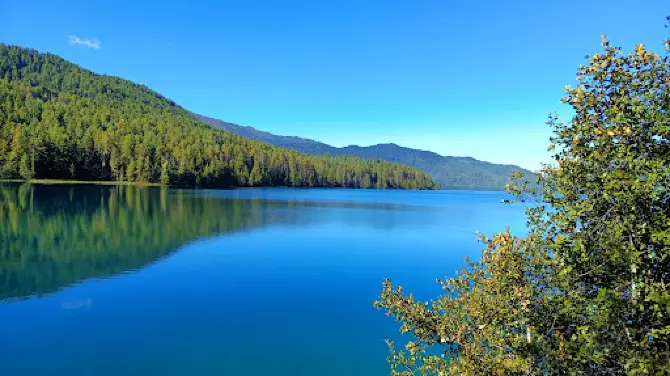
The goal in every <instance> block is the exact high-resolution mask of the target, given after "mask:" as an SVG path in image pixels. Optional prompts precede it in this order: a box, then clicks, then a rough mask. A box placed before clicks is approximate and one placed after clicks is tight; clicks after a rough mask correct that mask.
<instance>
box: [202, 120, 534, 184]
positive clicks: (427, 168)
mask: <svg viewBox="0 0 670 376" xmlns="http://www.w3.org/2000/svg"><path fill="white" fill-rule="evenodd" d="M194 115H195V116H196V117H197V118H199V119H200V120H202V121H203V122H205V123H207V124H209V125H211V126H214V127H216V128H220V129H225V130H227V131H230V132H232V133H235V134H237V135H239V136H242V137H245V138H251V139H255V140H259V141H263V142H267V143H269V144H272V145H275V146H280V147H283V148H289V149H294V150H297V151H299V152H301V153H305V154H313V155H351V156H356V157H360V158H365V159H382V160H386V161H389V162H398V163H400V164H403V165H406V166H409V167H413V168H417V169H419V170H422V171H424V172H426V173H428V174H430V175H431V176H432V177H433V178H434V179H435V180H436V181H437V182H438V183H439V184H440V187H441V188H442V189H468V190H502V189H504V187H505V184H507V183H508V182H509V180H508V179H509V176H510V175H511V174H512V171H520V172H524V173H525V174H526V176H531V175H532V172H531V171H529V170H526V169H523V168H521V167H519V166H515V165H502V164H495V163H490V162H485V161H480V160H477V159H474V158H471V157H450V156H442V155H439V154H437V153H434V152H431V151H426V150H418V149H411V148H407V147H403V146H399V145H396V144H393V143H391V144H377V145H372V146H356V145H351V146H346V147H341V148H338V147H335V146H331V145H328V144H325V143H323V142H319V141H315V140H310V139H307V138H301V137H296V136H278V135H274V134H272V133H269V132H264V131H261V130H258V129H255V128H253V127H250V126H241V125H237V124H234V123H229V122H226V121H222V120H219V119H214V118H210V117H207V116H203V115H198V114H194Z"/></svg>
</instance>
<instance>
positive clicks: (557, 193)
mask: <svg viewBox="0 0 670 376" xmlns="http://www.w3.org/2000/svg"><path fill="white" fill-rule="evenodd" d="M668 47H669V48H670V44H669V45H668ZM577 79H578V84H577V86H576V87H574V88H573V87H570V86H567V87H566V92H567V96H566V97H565V98H564V99H563V101H564V102H565V103H567V104H569V105H570V106H571V108H572V110H573V111H574V114H575V115H574V117H573V118H572V120H571V121H569V122H567V123H564V122H562V121H559V120H558V118H557V116H556V115H552V116H551V117H550V121H549V124H550V126H552V127H553V130H554V137H553V138H552V140H551V147H552V150H554V151H555V153H556V154H555V159H556V164H555V165H553V166H551V167H547V168H545V169H544V170H543V171H541V172H540V173H539V174H538V181H539V187H540V191H539V192H534V191H533V190H532V189H529V188H524V187H520V186H514V185H510V186H509V191H511V192H512V193H514V194H516V195H517V198H518V199H520V200H521V201H525V202H532V206H531V207H530V208H529V210H528V224H529V233H528V235H527V236H526V237H524V238H519V237H514V236H512V235H511V234H510V233H509V232H503V233H500V234H497V235H495V236H493V237H492V238H490V239H486V238H484V239H483V241H484V242H485V244H486V249H485V250H484V252H483V253H482V256H481V259H480V260H478V261H477V262H474V263H468V265H467V266H466V267H465V268H464V269H463V270H462V272H461V273H459V274H457V275H456V276H455V277H453V278H449V279H447V280H446V281H441V282H440V283H441V284H442V286H443V288H444V290H445V293H444V295H442V296H440V297H438V298H437V299H435V300H434V301H431V302H420V301H417V300H416V299H414V297H413V296H412V295H411V294H410V295H405V294H404V292H403V290H402V288H399V287H395V286H394V285H392V284H391V282H390V281H385V282H384V287H383V290H382V294H381V296H380V299H379V301H378V302H376V306H377V307H379V308H382V309H384V310H386V311H387V313H388V314H389V315H391V316H393V317H395V318H396V319H397V320H399V321H400V322H402V327H401V331H402V332H404V333H411V334H412V335H413V336H414V340H413V341H411V342H409V343H408V344H407V345H406V346H405V348H404V349H396V348H395V347H394V346H392V353H391V357H390V358H389V360H390V362H391V365H392V370H393V374H394V375H512V374H517V375H531V374H533V375H563V374H568V375H614V374H631V375H640V374H656V375H660V374H670V191H669V190H668V185H669V183H670V171H669V170H668V167H669V165H670V61H669V59H668V57H667V56H665V57H662V56H660V55H659V54H656V53H652V52H650V51H648V50H647V49H645V47H644V46H642V45H639V46H637V47H635V50H634V51H633V52H631V53H628V54H624V53H622V52H621V51H620V49H619V48H616V47H612V46H611V45H610V44H609V42H608V41H607V38H605V37H603V50H602V52H600V53H597V54H595V55H593V56H590V57H588V63H587V65H586V66H582V67H580V69H579V72H578V74H577ZM517 177H518V176H517Z"/></svg>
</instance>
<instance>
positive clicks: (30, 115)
mask: <svg viewBox="0 0 670 376" xmlns="http://www.w3.org/2000/svg"><path fill="white" fill-rule="evenodd" d="M0 178H4V179H26V180H28V179H72V180H98V181H126V182H155V183H162V184H165V185H177V186H200V187H251V186H294V187H347V188H380V189H384V188H401V189H434V188H437V184H436V183H434V182H433V180H432V178H431V177H430V176H428V175H427V174H425V173H424V172H422V171H419V170H416V169H412V168H409V167H406V166H403V165H401V164H398V163H389V162H386V161H381V160H365V159H361V158H356V157H347V156H338V157H326V156H307V155H304V154H301V153H298V152H296V151H293V150H288V149H283V148H279V147H274V146H271V145H268V144H265V143H262V142H259V141H254V140H249V139H245V138H242V137H239V136H237V135H234V134H232V133H230V132H227V131H223V130H219V129H215V128H213V127H211V126H209V125H207V124H205V123H203V122H202V121H200V120H198V119H196V118H194V116H193V115H192V114H191V113H189V112H188V111H186V110H185V109H183V108H181V107H180V106H178V105H177V104H175V103H174V102H173V101H171V100H169V99H167V98H165V97H163V96H162V95H160V94H158V93H156V92H154V91H152V90H150V89H149V88H147V87H145V86H142V85H138V84H135V83H133V82H130V81H127V80H123V79H120V78H118V77H113V76H107V75H99V74H95V73H93V72H91V71H88V70H85V69H83V68H81V67H79V66H77V65H75V64H72V63H70V62H68V61H66V60H63V59H62V58H60V57H58V56H56V55H53V54H43V53H39V52H38V51H36V50H31V49H26V48H22V47H16V46H7V45H4V44H0Z"/></svg>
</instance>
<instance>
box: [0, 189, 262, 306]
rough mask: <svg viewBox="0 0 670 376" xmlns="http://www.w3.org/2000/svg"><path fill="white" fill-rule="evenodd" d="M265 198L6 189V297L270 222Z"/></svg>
mask: <svg viewBox="0 0 670 376" xmlns="http://www.w3.org/2000/svg"><path fill="white" fill-rule="evenodd" d="M262 206H263V202H262V201H260V200H222V199H215V198H206V197H188V196H184V194H183V192H182V191H179V190H168V189H165V188H142V187H132V186H116V187H108V186H60V185H55V186H41V185H28V184H24V185H15V184H2V185H0V299H7V298H18V297H25V296H29V295H32V294H41V293H50V292H53V291H57V290H58V289H60V288H63V287H66V286H69V285H71V284H73V283H75V282H78V281H81V280H84V279H87V278H93V277H104V276H108V275H112V274H116V273H120V272H123V271H127V270H135V269H139V268H142V267H144V266H145V265H147V264H150V263H152V262H154V261H156V260H157V259H160V258H162V257H164V256H166V255H168V254H170V253H171V252H173V251H174V250H175V249H177V248H179V247H180V246H181V245H183V244H184V243H186V242H188V241H191V240H194V239H197V238H199V237H202V236H207V235H211V234H219V233H226V232H233V231H240V230H244V229H249V228H252V227H254V226H258V225H261V224H263V223H265V222H266V220H268V218H266V217H267V216H266V215H265V213H266V212H267V211H265V210H262Z"/></svg>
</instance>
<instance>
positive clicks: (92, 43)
mask: <svg viewBox="0 0 670 376" xmlns="http://www.w3.org/2000/svg"><path fill="white" fill-rule="evenodd" d="M67 39H68V42H69V43H70V46H84V47H89V48H95V49H96V50H99V49H100V47H101V45H100V41H99V40H97V39H95V38H79V37H78V36H76V35H70V36H68V37H67Z"/></svg>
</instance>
